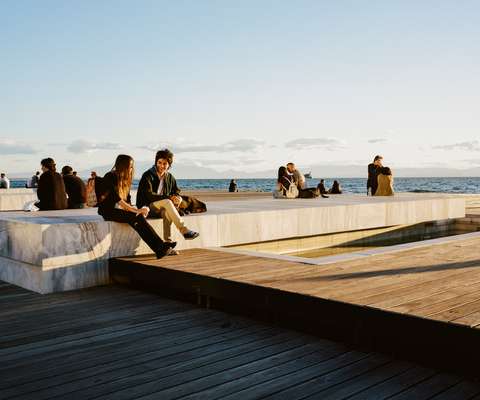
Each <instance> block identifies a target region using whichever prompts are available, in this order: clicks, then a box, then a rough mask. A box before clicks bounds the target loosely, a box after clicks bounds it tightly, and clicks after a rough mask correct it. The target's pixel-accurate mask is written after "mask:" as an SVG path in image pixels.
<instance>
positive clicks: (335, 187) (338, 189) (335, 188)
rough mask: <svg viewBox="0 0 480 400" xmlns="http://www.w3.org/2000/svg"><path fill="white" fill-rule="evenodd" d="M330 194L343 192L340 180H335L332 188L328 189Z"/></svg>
mask: <svg viewBox="0 0 480 400" xmlns="http://www.w3.org/2000/svg"><path fill="white" fill-rule="evenodd" d="M328 193H330V194H342V187H341V186H340V182H338V181H333V185H332V188H331V189H330V190H329V191H328Z"/></svg>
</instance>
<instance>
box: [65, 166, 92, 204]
mask: <svg viewBox="0 0 480 400" xmlns="http://www.w3.org/2000/svg"><path fill="white" fill-rule="evenodd" d="M62 177H63V183H64V184H65V191H66V192H67V196H68V208H71V209H76V208H85V203H86V202H87V189H86V187H85V183H84V182H83V181H82V180H81V179H80V178H79V177H78V176H75V175H73V168H72V167H70V166H68V165H65V166H64V167H63V168H62Z"/></svg>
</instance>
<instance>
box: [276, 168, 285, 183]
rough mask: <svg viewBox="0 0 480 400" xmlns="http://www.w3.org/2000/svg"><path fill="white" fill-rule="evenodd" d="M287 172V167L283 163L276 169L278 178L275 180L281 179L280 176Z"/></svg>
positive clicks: (279, 180)
mask: <svg viewBox="0 0 480 400" xmlns="http://www.w3.org/2000/svg"><path fill="white" fill-rule="evenodd" d="M286 173H287V168H286V167H284V166H283V165H282V166H281V167H280V168H279V169H278V178H277V182H279V183H280V182H281V181H282V178H283V177H284V176H285V175H286Z"/></svg>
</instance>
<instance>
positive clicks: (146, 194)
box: [137, 149, 200, 254]
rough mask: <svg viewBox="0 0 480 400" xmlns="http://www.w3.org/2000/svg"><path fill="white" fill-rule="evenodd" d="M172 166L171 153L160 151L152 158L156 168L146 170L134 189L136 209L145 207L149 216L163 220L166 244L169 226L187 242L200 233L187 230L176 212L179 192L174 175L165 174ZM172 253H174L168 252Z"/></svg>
mask: <svg viewBox="0 0 480 400" xmlns="http://www.w3.org/2000/svg"><path fill="white" fill-rule="evenodd" d="M172 163H173V153H172V152H171V151H170V150H168V149H164V150H159V151H157V154H156V155H155V165H154V166H153V167H152V168H150V169H149V170H147V171H145V172H144V173H143V175H142V178H141V179H140V183H139V184H138V190H137V207H138V208H142V207H144V206H147V207H148V208H149V209H150V213H149V215H150V216H152V217H157V218H160V217H161V218H162V219H163V235H164V240H165V241H167V242H170V241H172V238H171V225H172V223H174V224H175V226H176V227H177V229H178V230H179V231H180V233H181V234H182V235H183V237H184V238H185V239H187V240H191V239H195V238H196V237H198V236H199V235H200V234H199V233H198V232H194V231H192V230H190V229H188V228H187V227H186V226H185V221H184V220H183V218H182V217H181V216H180V214H179V213H178V206H179V205H180V203H181V202H182V197H181V196H180V195H179V193H180V189H179V188H178V186H177V181H176V180H175V178H174V176H173V175H172V174H171V173H170V172H168V170H169V169H170V167H171V166H172ZM171 253H172V254H174V253H176V251H175V250H173V249H172V250H171Z"/></svg>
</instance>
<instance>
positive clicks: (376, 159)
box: [373, 154, 383, 162]
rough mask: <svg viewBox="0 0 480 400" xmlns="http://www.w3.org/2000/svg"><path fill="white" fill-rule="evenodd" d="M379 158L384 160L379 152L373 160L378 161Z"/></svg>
mask: <svg viewBox="0 0 480 400" xmlns="http://www.w3.org/2000/svg"><path fill="white" fill-rule="evenodd" d="M378 160H383V157H382V156H379V155H378V154H377V155H376V156H375V158H374V159H373V162H375V161H378Z"/></svg>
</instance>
